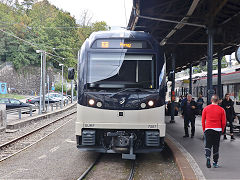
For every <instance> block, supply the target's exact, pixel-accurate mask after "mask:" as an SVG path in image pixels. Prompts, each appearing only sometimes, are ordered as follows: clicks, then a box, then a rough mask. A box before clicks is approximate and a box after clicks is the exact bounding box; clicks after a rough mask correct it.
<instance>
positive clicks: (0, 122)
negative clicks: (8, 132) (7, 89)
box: [0, 104, 7, 128]
mask: <svg viewBox="0 0 240 180" xmlns="http://www.w3.org/2000/svg"><path fill="white" fill-rule="evenodd" d="M6 120H7V114H6V104H0V128H1V127H5V126H6Z"/></svg>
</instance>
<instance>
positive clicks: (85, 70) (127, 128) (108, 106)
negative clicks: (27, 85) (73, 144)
mask: <svg viewBox="0 0 240 180" xmlns="http://www.w3.org/2000/svg"><path fill="white" fill-rule="evenodd" d="M165 83H166V82H165V56H164V53H163V50H162V48H161V47H160V46H159V43H158V42H157V41H156V40H155V39H153V37H152V36H150V35H149V34H148V33H144V32H134V31H103V32H95V33H93V34H92V35H91V36H90V37H89V39H87V40H86V41H85V42H84V44H83V46H82V48H81V50H80V51H79V57H78V104H77V120H76V138H77V147H78V148H79V149H81V150H87V151H96V152H102V153H122V158H125V159H135V153H146V152H156V151H162V149H163V147H164V137H165V130H166V124H165V114H164V113H165V112H164V108H165Z"/></svg>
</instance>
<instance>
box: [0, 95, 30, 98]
mask: <svg viewBox="0 0 240 180" xmlns="http://www.w3.org/2000/svg"><path fill="white" fill-rule="evenodd" d="M0 98H14V99H24V98H25V96H23V95H19V94H0Z"/></svg>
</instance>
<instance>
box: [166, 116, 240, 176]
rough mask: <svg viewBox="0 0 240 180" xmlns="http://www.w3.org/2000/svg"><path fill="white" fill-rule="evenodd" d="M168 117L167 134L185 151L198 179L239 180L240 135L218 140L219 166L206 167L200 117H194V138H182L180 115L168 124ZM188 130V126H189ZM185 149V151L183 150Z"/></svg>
mask: <svg viewBox="0 0 240 180" xmlns="http://www.w3.org/2000/svg"><path fill="white" fill-rule="evenodd" d="M169 121H170V117H169V116H167V117H166V123H167V134H168V135H169V136H170V137H172V138H173V139H175V140H176V143H178V144H179V146H180V147H183V148H182V150H183V151H182V152H186V153H185V155H186V156H188V157H187V159H188V160H189V161H191V162H190V164H191V166H192V167H193V169H194V171H195V173H196V174H197V175H198V176H199V177H200V178H199V179H211V180H214V179H222V180H227V179H239V180H240V136H239V133H237V134H236V136H235V137H236V140H234V141H231V140H230V136H227V137H228V140H223V139H222V138H223V137H221V142H220V158H219V165H220V167H219V168H210V169H208V168H207V167H206V159H205V155H204V141H203V132H202V125H201V117H200V116H198V117H197V118H196V134H195V137H194V138H183V135H184V128H183V124H184V121H183V119H182V118H181V117H180V116H177V117H175V121H176V123H173V124H170V123H169ZM189 132H190V128H189ZM185 150H186V151H185Z"/></svg>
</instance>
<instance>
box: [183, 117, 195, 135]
mask: <svg viewBox="0 0 240 180" xmlns="http://www.w3.org/2000/svg"><path fill="white" fill-rule="evenodd" d="M189 122H191V133H192V135H193V136H194V134H195V118H189V117H188V116H184V131H185V135H189V133H188V125H189Z"/></svg>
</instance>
